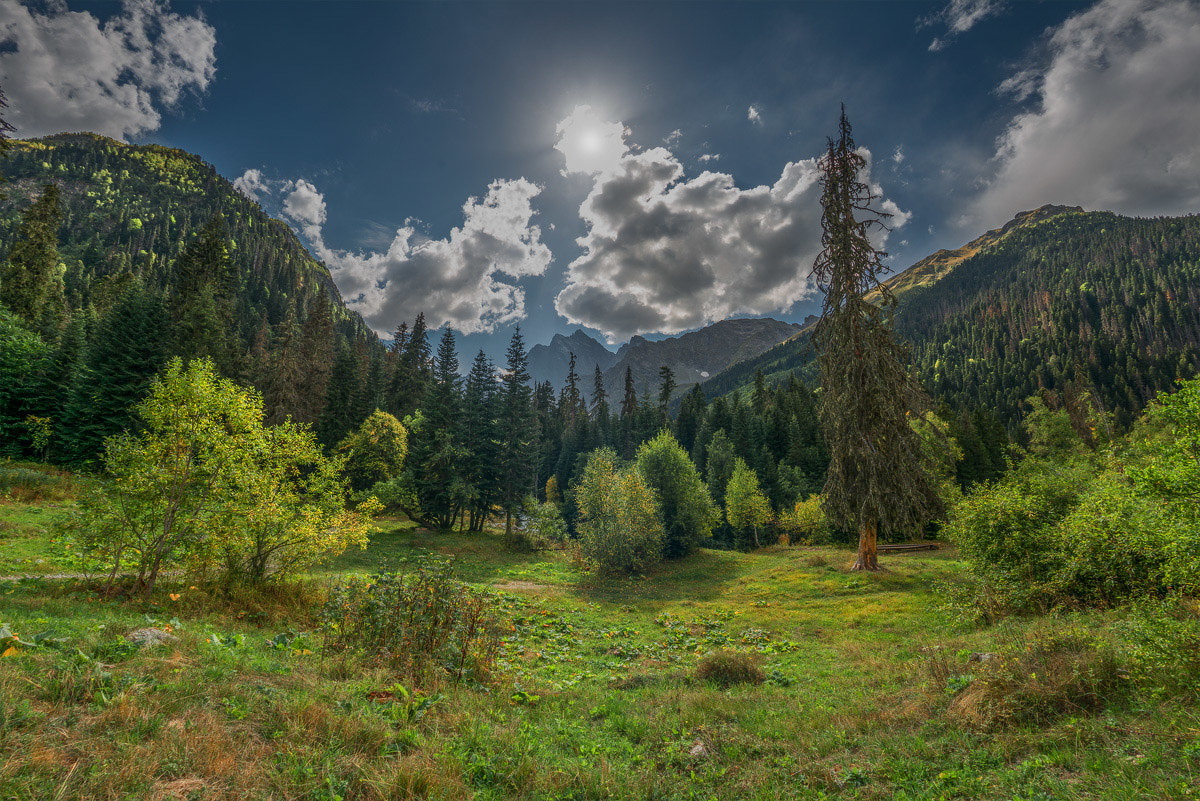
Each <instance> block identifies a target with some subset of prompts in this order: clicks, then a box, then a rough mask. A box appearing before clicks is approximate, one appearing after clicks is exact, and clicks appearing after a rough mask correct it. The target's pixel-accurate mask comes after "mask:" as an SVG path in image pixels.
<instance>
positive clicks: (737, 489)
mask: <svg viewBox="0 0 1200 801" xmlns="http://www.w3.org/2000/svg"><path fill="white" fill-rule="evenodd" d="M725 519H726V520H728V521H729V525H730V526H731V527H732V528H733V530H734V531H736V532H738V534H739V541H740V544H741V545H742V546H744V547H748V546H750V545H753V546H754V547H755V548H757V547H759V546H760V545H761V543H760V542H759V537H758V532H759V529H761V528H762V527H763V526H766V525H768V524H769V523H770V522H771V504H770V502H769V501H768V500H767V496H766V495H764V494H763V492H762V490H761V489H759V486H758V474H757V473H755V472H754V471H753V470H752V469H751V468H750V467H749V466H748V465H747V464H746V462H745V461H744V460H743V459H742V458H741V457H740V456H739V457H738V458H737V459H736V460H734V463H733V475H732V476H731V477H730V479H729V484H727V485H726V487H725Z"/></svg>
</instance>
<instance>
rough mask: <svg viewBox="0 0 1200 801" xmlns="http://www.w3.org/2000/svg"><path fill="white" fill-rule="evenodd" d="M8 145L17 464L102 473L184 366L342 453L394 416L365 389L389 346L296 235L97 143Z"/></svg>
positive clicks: (196, 177) (140, 158) (180, 171)
mask: <svg viewBox="0 0 1200 801" xmlns="http://www.w3.org/2000/svg"><path fill="white" fill-rule="evenodd" d="M9 144H10V147H9V148H8V153H7V156H6V158H5V160H4V164H3V174H4V177H5V183H4V187H3V198H2V199H0V254H3V256H4V262H3V267H4V274H3V275H2V276H0V303H2V304H3V306H4V307H5V311H6V314H5V315H4V317H3V320H0V325H2V326H3V328H4V335H5V337H6V343H5V351H6V353H5V361H6V364H5V369H4V377H5V379H6V383H7V386H5V387H3V388H2V389H0V434H3V438H2V445H0V447H2V448H3V450H4V452H6V453H9V454H20V453H26V454H29V453H34V452H36V453H37V454H38V455H40V456H42V457H44V458H52V459H55V460H58V461H67V462H72V463H83V462H88V461H90V460H92V459H94V458H95V457H96V456H97V455H98V453H99V450H100V448H101V445H102V443H103V440H104V438H105V437H106V436H108V435H111V434H114V433H117V432H119V431H120V430H122V429H123V428H125V427H126V426H127V425H129V423H130V422H131V418H130V416H129V412H128V409H129V408H130V406H132V404H133V403H134V402H136V401H137V400H138V399H140V398H141V397H142V395H143V394H144V393H145V391H146V389H147V387H148V384H149V380H150V378H151V377H152V376H153V375H154V374H155V373H157V372H158V370H159V369H161V367H162V366H163V365H164V364H165V363H166V361H167V359H169V358H170V357H171V356H175V355H178V356H183V357H185V358H187V357H192V356H209V357H210V358H212V359H213V360H214V362H215V363H216V365H217V367H218V368H219V369H220V370H221V372H222V374H224V375H227V376H229V377H231V378H234V379H236V380H237V381H239V382H241V383H243V384H253V385H254V386H256V387H257V388H258V389H260V390H261V391H262V393H263V396H264V402H265V405H266V409H267V414H268V419H269V420H271V421H273V422H277V421H279V420H282V419H283V418H284V417H287V416H291V417H292V418H293V419H295V420H297V421H299V422H307V423H312V424H314V425H316V426H317V428H318V430H319V431H320V432H321V433H322V436H323V438H324V439H325V440H326V441H327V442H337V441H338V440H340V439H341V437H342V436H344V435H345V433H347V432H348V431H349V429H350V428H351V427H353V426H354V425H357V423H358V422H359V421H360V420H361V419H362V418H363V417H365V416H366V414H368V413H369V412H370V410H371V409H374V408H375V406H376V405H377V404H378V402H379V398H378V396H379V395H380V394H381V392H382V384H381V383H379V382H376V384H375V385H373V387H372V389H371V390H370V392H369V393H368V394H372V397H365V396H363V395H364V391H363V390H361V389H360V386H361V385H364V384H366V383H368V381H369V379H370V377H371V376H372V375H373V373H372V370H371V365H372V363H377V362H381V361H382V360H383V358H384V357H385V351H384V349H383V347H382V346H381V345H380V343H379V341H378V338H377V337H376V336H375V335H374V333H372V332H371V331H370V330H369V329H368V328H367V327H366V325H365V324H364V323H363V322H362V320H361V318H359V316H358V315H357V314H355V313H353V312H350V311H348V310H347V309H346V308H345V306H344V305H343V303H342V301H341V298H340V296H339V295H338V292H337V288H336V287H335V286H334V284H333V281H332V279H331V278H330V276H329V272H328V270H326V268H325V266H324V265H323V264H321V263H320V262H318V261H316V260H315V259H314V258H313V257H312V256H311V255H310V254H309V253H308V251H307V250H305V248H304V246H303V245H301V243H300V242H299V240H298V239H297V238H296V236H295V234H294V233H293V232H292V231H291V229H290V228H288V226H287V225H285V224H284V223H282V222H280V221H279V220H275V219H272V218H271V217H269V216H268V215H267V214H266V213H265V212H264V211H263V210H262V209H261V208H260V207H259V206H258V204H257V203H255V202H254V201H252V200H250V199H248V198H246V197H245V196H243V195H242V194H241V193H239V192H237V191H236V190H235V189H234V188H233V186H232V184H230V183H229V182H228V181H227V180H225V179H224V178H222V177H221V176H220V175H218V174H217V172H216V170H215V169H213V167H212V166H211V165H209V164H206V163H205V162H204V161H202V160H201V159H200V158H199V157H197V156H194V155H191V154H189V153H185V152H183V151H180V150H174V149H169V148H164V147H159V146H156V145H128V144H124V143H122V142H117V141H115V140H112V139H108V138H105V137H101V136H96V135H94V134H60V135H57V136H51V137H46V138H44V139H38V140H31V141H14V142H10V143H9ZM331 364H332V367H331ZM337 370H340V371H341V373H340V376H341V379H342V380H340V381H339V382H338V383H337V386H336V387H335V389H336V393H332V394H337V395H338V398H332V400H333V401H334V402H332V403H331V402H330V401H331V393H330V392H329V387H330V376H331V372H336V371H337ZM376 374H378V375H380V376H381V375H382V370H377V371H376ZM347 393H348V396H347V397H346V398H343V397H341V396H342V395H347ZM351 401H353V402H351ZM361 409H366V411H365V412H363V413H362V414H361V415H358V412H359V410H361ZM356 415H358V416H356ZM352 418H353V419H352ZM39 421H40V422H39ZM39 427H40V428H39ZM35 429H37V431H40V432H41V433H40V434H38V433H36V431H35Z"/></svg>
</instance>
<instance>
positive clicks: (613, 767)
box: [0, 499, 1200, 801]
mask: <svg viewBox="0 0 1200 801" xmlns="http://www.w3.org/2000/svg"><path fill="white" fill-rule="evenodd" d="M59 511H61V510H59ZM57 513H59V512H56V510H55V507H54V506H50V507H49V508H47V509H44V510H42V509H40V508H39V507H38V506H36V505H34V504H31V503H29V502H22V501H14V500H12V499H9V501H8V502H6V503H3V504H0V520H3V521H5V537H6V538H5V540H3V542H4V546H5V548H6V551H5V558H4V561H5V562H6V564H5V567H4V571H5V572H6V573H7V572H8V571H10V570H11V572H27V571H26V570H25V569H24V568H25V567H26V566H27V565H29V564H31V560H32V563H36V560H37V559H43V560H44V561H43V562H42V563H41V564H40V565H39V567H45V566H47V565H59V566H62V567H69V566H70V565H69V559H70V558H71V557H65V559H66V560H67V561H64V560H63V558H60V557H59V556H56V554H57V553H58V551H56V550H55V549H56V546H58V543H57V542H51V541H50V540H51V539H54V535H53V533H52V532H53V530H52V527H50V526H47V525H46V522H45V521H46V519H47V518H48V517H51V516H53V515H54V514H57ZM14 543H15V544H16V547H15V548H14V549H13V550H11V551H10V550H7V548H8V546H9V545H10V544H14ZM10 553H11V554H14V556H12V557H10V556H9V554H10ZM423 553H436V554H442V555H448V556H453V557H455V559H456V560H457V572H458V575H460V576H461V577H462V578H463V579H464V580H466V581H469V582H471V583H473V584H476V585H480V586H484V587H488V588H490V589H491V590H492V591H493V592H494V593H495V605H496V608H497V609H498V610H499V611H500V613H501V614H502V616H503V618H504V620H505V621H506V622H507V623H509V624H510V625H509V626H508V634H507V637H506V641H505V644H504V647H503V651H502V654H501V658H500V670H499V672H498V675H497V677H496V681H495V682H494V683H493V684H492V685H490V686H488V687H474V688H467V687H458V688H452V687H440V688H409V689H411V690H412V699H411V701H410V702H409V703H407V704H404V703H401V702H400V701H399V700H397V699H396V698H394V697H393V696H396V695H398V693H397V692H395V688H394V687H393V685H394V683H395V677H393V676H390V675H388V674H387V672H386V671H384V670H382V669H380V668H379V667H377V666H374V665H372V664H370V663H368V662H365V661H363V660H359V659H354V658H350V657H346V656H343V655H336V654H329V653H325V652H324V651H323V649H322V647H321V639H320V637H319V635H318V633H317V632H316V630H315V627H316V622H315V620H314V617H313V612H312V610H313V608H314V605H315V603H316V599H318V598H319V597H320V596H321V594H322V592H323V589H324V587H325V586H326V585H327V584H328V583H330V582H334V581H337V580H338V577H339V576H340V575H344V574H347V573H363V572H370V571H375V570H379V569H398V570H403V569H405V567H406V566H407V565H411V564H412V563H413V562H414V560H415V559H416V558H417V557H419V556H420V555H421V554H423ZM15 558H19V559H23V560H26V561H25V562H22V563H20V565H19V566H18V565H14V564H10V563H11V562H12V560H13V559H15ZM850 561H851V554H850V552H849V551H846V550H839V549H834V548H778V547H776V548H767V549H764V550H761V551H759V552H756V553H752V554H741V553H728V552H715V551H704V552H701V553H700V554H698V555H696V556H693V557H691V558H688V559H685V560H682V561H680V562H677V563H674V564H669V565H667V566H665V567H664V568H662V569H661V570H660V571H658V572H656V573H655V574H654V575H652V576H648V577H645V578H638V579H622V580H616V579H599V578H596V577H594V576H589V575H587V574H583V573H581V572H580V571H579V570H578V569H577V568H576V567H574V566H573V565H572V562H571V559H570V558H569V556H568V555H567V554H566V553H564V552H548V553H539V554H522V553H512V552H508V551H506V550H505V549H504V548H503V547H502V545H501V543H500V541H499V539H498V537H496V536H494V535H491V534H482V535H459V534H455V533H432V532H429V531H425V530H422V529H418V528H416V527H414V526H413V525H412V524H411V523H408V522H407V521H402V520H381V521H380V531H379V532H377V534H376V535H375V536H374V538H373V540H372V543H371V545H370V547H369V548H368V549H367V550H365V551H361V552H357V551H356V552H352V553H348V554H346V555H344V556H342V557H341V558H339V559H338V560H336V561H335V562H334V563H332V564H330V565H328V566H326V567H325V568H323V569H322V570H321V571H319V572H317V573H315V574H314V575H313V576H312V577H311V578H310V579H309V580H308V581H307V582H306V583H305V584H303V585H301V586H296V587H291V588H289V589H287V590H286V591H277V592H274V593H269V594H258V595H256V594H244V595H240V596H237V597H232V598H227V597H221V596H219V595H217V594H215V593H213V592H211V591H209V590H207V589H205V588H204V587H196V586H194V585H167V586H164V587H162V588H161V592H160V593H159V594H158V595H156V596H155V597H154V598H152V599H150V600H148V601H145V602H123V601H104V600H101V599H99V598H98V597H97V596H96V595H95V594H94V593H92V592H89V591H88V590H87V589H86V588H85V587H84V586H83V584H82V582H77V581H70V580H48V579H39V578H30V579H24V580H21V581H9V582H3V583H0V623H3V624H5V625H7V626H8V627H9V628H10V629H11V631H13V632H15V633H18V634H20V635H22V637H23V638H25V639H29V638H33V637H34V636H35V635H40V638H41V641H42V645H41V647H38V648H30V649H20V648H18V649H15V651H14V652H12V653H10V654H9V655H8V656H6V657H4V658H0V799H10V798H11V799H133V798H137V799H142V798H148V799H193V798H194V799H201V798H203V799H218V798H228V799H234V798H236V799H248V798H281V799H282V798H295V799H329V800H330V801H333V800H334V799H343V800H344V801H348V800H349V799H383V798H446V799H457V798H474V799H500V798H513V799H518V798H519V799H607V798H630V799H735V798H747V799H820V798H846V799H852V798H853V799H951V798H964V799H976V798H980V799H983V798H989V799H990V798H995V799H1025V800H1027V801H1032V799H1082V798H1112V799H1132V798H1146V799H1166V798H1194V797H1200V789H1198V784H1197V782H1198V779H1200V775H1198V768H1200V764H1198V761H1200V716H1198V715H1197V713H1196V710H1195V708H1193V707H1190V706H1174V705H1170V704H1161V703H1159V704H1153V705H1151V704H1149V703H1147V702H1141V701H1138V700H1137V697H1136V696H1135V695H1128V696H1124V695H1123V696H1122V697H1121V699H1120V700H1116V701H1114V702H1113V703H1110V704H1108V705H1107V706H1104V705H1101V706H1102V707H1103V708H1100V709H1096V708H1088V709H1085V708H1079V709H1072V708H1068V709H1066V710H1057V711H1054V712H1053V713H1050V712H1046V714H1043V715H1041V716H1040V717H1039V718H1038V720H1036V721H1027V722H1024V723H1022V722H1013V723H1008V724H1006V725H1004V726H1001V727H985V726H980V725H976V724H977V722H978V718H977V717H976V716H973V715H972V714H971V712H972V710H971V708H970V703H969V698H970V689H969V688H970V687H971V686H972V677H973V676H972V674H973V672H974V671H975V670H976V669H977V668H978V663H975V662H971V661H970V659H971V654H972V653H975V654H979V653H987V654H991V653H1000V654H1002V653H1019V652H1021V651H1022V649H1026V650H1028V646H1029V644H1030V643H1033V642H1038V641H1041V640H1043V639H1045V638H1046V637H1048V636H1052V635H1056V636H1062V635H1063V634H1064V633H1069V634H1071V635H1072V636H1074V637H1076V638H1079V637H1083V638H1088V639H1089V640H1091V641H1097V642H1113V643H1117V644H1118V645H1119V638H1118V636H1117V635H1116V634H1115V633H1114V632H1116V631H1117V630H1118V628H1119V624H1120V622H1121V621H1120V614H1119V613H1115V612H1114V613H1105V614H1100V613H1089V614H1086V615H1084V614H1080V615H1062V616H1055V617H1046V618H1039V619H1034V620H1009V621H1006V622H1004V623H1001V624H999V625H996V626H993V627H989V628H976V627H971V626H968V625H967V624H964V623H961V622H959V621H957V619H956V618H955V616H954V615H953V614H952V613H950V612H948V611H945V610H944V609H943V602H942V597H943V596H942V595H941V594H939V592H938V590H937V587H938V585H939V584H940V583H942V582H953V581H955V580H956V577H957V576H959V575H960V573H961V565H960V564H959V563H958V562H957V561H956V559H955V555H954V553H953V552H952V551H950V550H941V551H936V552H919V553H911V554H904V555H890V556H886V557H885V560H884V561H885V563H886V565H887V567H888V568H889V571H888V572H887V573H884V574H882V575H877V576H867V575H862V574H854V573H849V572H847V570H846V567H847V565H848V564H849V562H850ZM18 568H19V569H18ZM46 569H47V570H48V569H49V568H48V567H47V568H46ZM42 572H45V571H42ZM147 627H150V628H157V629H160V630H163V631H168V633H169V634H170V635H171V636H172V637H174V638H175V639H173V640H169V641H167V642H165V643H164V644H161V645H157V646H151V647H146V648H139V647H137V646H135V645H132V644H130V643H128V642H127V641H126V638H125V635H127V634H128V633H130V632H131V631H134V630H136V629H140V628H147ZM284 632H292V633H301V634H300V636H299V637H297V638H295V639H292V640H291V641H290V642H288V643H287V645H286V646H283V647H272V646H271V645H270V644H269V643H268V640H269V639H271V638H274V637H275V636H276V635H278V634H280V633H284ZM304 632H308V633H307V634H304ZM719 648H727V649H732V650H734V651H741V652H746V653H749V654H752V655H754V657H755V658H756V659H758V660H759V662H760V665H761V667H762V670H763V673H764V674H765V676H766V681H765V682H763V683H761V684H757V685H739V686H733V687H730V688H721V687H719V686H715V685H713V684H710V683H706V682H704V681H700V680H698V679H697V678H695V670H696V665H697V663H698V662H699V661H700V660H701V659H702V657H703V656H704V655H705V654H707V653H709V652H710V651H713V650H716V649H719ZM1034 681H1035V682H1036V679H1034ZM435 690H436V691H437V694H435ZM438 695H441V696H442V697H440V698H439V697H438ZM376 699H383V700H376ZM421 700H424V701H425V703H424V704H421V703H419V702H420V701H421Z"/></svg>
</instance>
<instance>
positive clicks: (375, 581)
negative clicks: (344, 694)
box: [321, 559, 500, 685]
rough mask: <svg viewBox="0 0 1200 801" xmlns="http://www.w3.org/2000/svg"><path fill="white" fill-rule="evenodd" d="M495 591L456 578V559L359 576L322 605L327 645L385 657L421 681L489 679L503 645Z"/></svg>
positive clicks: (337, 648)
mask: <svg viewBox="0 0 1200 801" xmlns="http://www.w3.org/2000/svg"><path fill="white" fill-rule="evenodd" d="M493 605H494V599H493V598H492V597H491V596H490V595H488V594H486V593H484V592H481V591H479V590H475V589H473V588H471V587H470V586H468V585H467V584H464V583H463V582H461V581H458V580H456V579H455V578H454V576H453V571H452V566H451V563H450V562H448V561H445V560H432V559H431V560H428V561H426V562H424V563H422V564H421V565H420V566H419V567H418V568H417V569H416V570H415V571H413V572H411V573H407V574H400V573H381V574H377V575H374V576H370V577H358V576H356V577H353V578H351V579H349V580H348V581H346V582H345V583H344V584H341V585H338V586H336V587H334V588H333V589H332V590H331V592H330V594H329V598H328V600H327V601H326V603H325V606H324V609H323V610H322V612H321V621H322V631H323V634H324V637H325V644H326V647H327V648H329V649H330V650H332V651H348V650H356V651H361V652H364V653H366V654H369V655H371V656H373V657H375V658H377V659H379V660H382V661H383V662H384V663H386V664H387V665H388V666H389V667H391V668H392V669H393V670H396V671H397V672H398V673H400V674H401V675H403V676H404V677H406V678H407V679H408V680H409V681H411V682H413V683H416V684H425V683H432V684H435V685H436V684H438V683H440V681H441V680H443V679H444V678H445V677H449V678H450V679H451V680H452V681H453V682H454V683H455V684H457V683H458V682H460V681H464V680H469V681H474V682H479V683H482V682H484V681H486V680H487V678H488V675H489V673H490V672H491V668H492V665H493V662H494V661H495V658H496V654H497V651H498V650H499V647H500V627H499V621H498V620H497V618H496V616H495V613H494V612H492V611H491V608H492V606H493Z"/></svg>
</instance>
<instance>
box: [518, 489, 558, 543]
mask: <svg viewBox="0 0 1200 801" xmlns="http://www.w3.org/2000/svg"><path fill="white" fill-rule="evenodd" d="M506 537H507V542H506V544H507V545H508V547H510V548H515V549H519V550H530V551H540V550H544V549H546V548H552V547H554V546H558V545H562V544H563V543H564V542H566V539H567V524H566V523H565V522H564V521H563V517H562V512H560V511H559V510H558V504H556V503H552V502H550V501H545V502H543V503H538V502H537V500H535V499H534V497H533V496H532V495H531V496H529V497H528V498H526V499H525V516H524V522H523V525H521V526H519V527H518V526H514V527H513V528H512V530H511V532H509V533H507V534H506Z"/></svg>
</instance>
